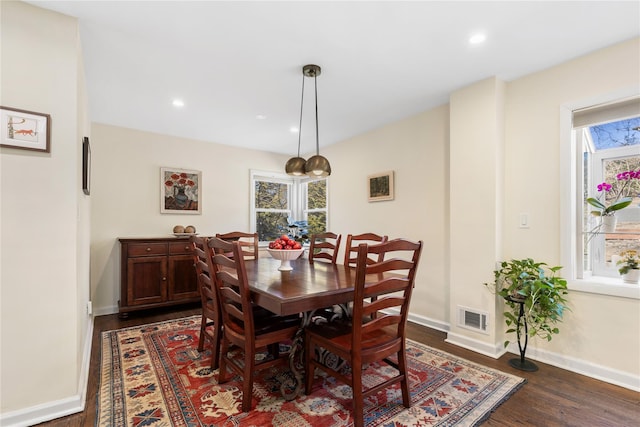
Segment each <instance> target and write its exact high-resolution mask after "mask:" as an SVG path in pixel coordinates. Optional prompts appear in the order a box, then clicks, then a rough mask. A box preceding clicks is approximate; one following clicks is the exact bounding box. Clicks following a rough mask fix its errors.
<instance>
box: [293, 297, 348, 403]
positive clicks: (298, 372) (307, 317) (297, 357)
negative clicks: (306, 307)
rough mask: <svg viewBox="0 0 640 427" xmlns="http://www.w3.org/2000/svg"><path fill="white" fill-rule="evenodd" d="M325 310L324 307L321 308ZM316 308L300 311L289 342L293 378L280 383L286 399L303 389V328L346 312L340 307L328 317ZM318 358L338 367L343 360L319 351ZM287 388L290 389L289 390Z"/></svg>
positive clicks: (336, 317)
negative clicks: (318, 312) (319, 312)
mask: <svg viewBox="0 0 640 427" xmlns="http://www.w3.org/2000/svg"><path fill="white" fill-rule="evenodd" d="M322 310H325V309H322ZM317 311H318V310H313V311H308V312H306V313H302V320H301V322H300V329H298V331H297V332H296V334H295V336H294V337H293V341H292V343H291V351H290V352H289V369H290V370H291V373H292V375H293V378H289V379H287V380H286V381H284V382H283V383H282V385H280V393H282V396H283V397H284V398H285V399H286V400H293V399H295V398H296V397H298V396H300V395H301V394H302V390H303V389H304V375H305V372H304V328H306V327H307V326H309V325H310V324H311V323H312V322H313V323H327V322H332V321H334V320H337V319H340V318H342V317H343V316H344V315H346V314H347V312H346V310H344V309H342V310H339V311H334V312H333V313H331V314H330V315H329V316H328V318H327V316H320V315H317V314H316V312H317ZM318 360H320V361H321V363H324V364H326V365H327V366H331V367H338V366H340V365H341V364H344V363H345V361H344V360H342V359H340V358H339V357H337V356H335V355H333V354H332V353H330V352H328V351H325V350H324V349H323V350H322V351H321V354H319V356H318ZM289 390H292V391H291V392H289Z"/></svg>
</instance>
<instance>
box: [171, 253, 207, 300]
mask: <svg viewBox="0 0 640 427" xmlns="http://www.w3.org/2000/svg"><path fill="white" fill-rule="evenodd" d="M193 263H194V260H193V256H192V255H171V256H170V257H169V295H168V299H169V301H177V300H186V299H190V300H193V299H198V298H200V292H199V290H198V282H197V277H196V268H195V267H194V265H193Z"/></svg>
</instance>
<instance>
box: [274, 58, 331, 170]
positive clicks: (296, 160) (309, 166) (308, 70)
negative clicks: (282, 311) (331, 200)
mask: <svg viewBox="0 0 640 427" xmlns="http://www.w3.org/2000/svg"><path fill="white" fill-rule="evenodd" d="M320 72H321V68H320V67H319V66H317V65H313V64H310V65H305V66H304V67H302V97H301V100H300V126H299V127H298V156H297V157H292V158H290V159H289V160H288V161H287V164H286V165H285V171H286V172H287V174H289V175H294V176H301V175H305V174H306V175H308V176H310V177H313V178H321V177H326V176H329V175H331V165H330V164H329V161H328V160H327V159H326V158H325V157H322V156H321V155H320V138H319V135H318V81H317V79H316V78H317V77H318V76H319V75H320ZM305 76H306V77H313V82H314V87H315V105H316V155H315V156H312V157H310V158H309V160H306V161H305V159H303V158H302V157H300V141H301V136H302V109H303V106H304V78H305Z"/></svg>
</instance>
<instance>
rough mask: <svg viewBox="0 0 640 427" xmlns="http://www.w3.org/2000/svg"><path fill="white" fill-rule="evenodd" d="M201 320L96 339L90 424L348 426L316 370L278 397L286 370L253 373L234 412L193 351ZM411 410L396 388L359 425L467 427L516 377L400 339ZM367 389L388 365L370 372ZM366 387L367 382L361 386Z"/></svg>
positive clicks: (338, 388) (341, 395)
mask: <svg viewBox="0 0 640 427" xmlns="http://www.w3.org/2000/svg"><path fill="white" fill-rule="evenodd" d="M199 329H200V317H199V316H193V317H187V318H182V319H178V320H171V321H166V322H159V323H153V324H148V325H144V326H139V327H133V328H125V329H119V330H114V331H107V332H103V334H102V360H101V372H100V390H99V393H98V402H97V412H98V413H97V417H96V425H99V426H127V427H138V426H152V427H161V426H162V427H164V426H185V427H187V426H188V427H191V426H206V427H213V426H216V427H231V426H283V427H284V426H291V427H301V426H350V425H352V424H353V418H352V416H351V412H350V411H351V388H350V387H348V386H345V385H343V384H341V383H338V382H336V381H335V380H334V379H333V378H332V377H330V376H326V375H325V376H321V375H320V371H317V372H318V374H317V375H316V380H315V383H314V391H313V393H312V394H311V395H310V396H305V395H302V396H300V397H298V398H297V399H295V400H293V401H286V400H285V399H284V398H283V397H282V395H281V393H280V384H281V383H282V382H283V381H285V380H286V379H287V378H288V376H289V375H290V374H289V372H288V369H287V368H286V366H282V367H280V368H273V369H267V370H265V371H262V372H259V373H258V374H257V375H256V379H255V383H254V386H253V408H254V409H253V410H252V411H251V412H249V413H242V412H241V411H240V409H239V408H240V406H241V400H242V384H241V383H240V378H239V377H237V378H235V379H233V380H231V381H229V382H227V383H225V384H220V385H219V384H218V383H217V378H218V372H217V371H212V370H211V369H210V368H209V363H210V360H211V359H210V357H211V353H210V352H209V351H204V352H202V353H199V352H198V350H197V345H198V336H199V332H200V331H199ZM407 354H408V356H409V357H408V364H409V369H410V374H409V377H410V386H411V394H412V402H413V406H412V407H411V408H409V409H407V408H405V407H403V406H402V395H401V393H400V390H399V385H396V386H395V387H390V388H389V389H387V390H383V391H381V392H379V393H378V394H377V395H375V396H372V397H370V398H369V399H366V400H365V423H366V425H367V426H381V427H404V426H407V427H409V426H411V427H418V426H476V425H479V424H480V423H482V421H483V420H485V419H486V418H487V417H488V416H489V415H490V414H491V412H492V411H493V410H495V409H496V408H497V407H498V406H499V405H500V404H501V403H502V402H504V401H505V400H506V399H508V398H509V396H510V395H511V394H513V393H514V392H515V391H516V390H517V389H518V388H519V387H520V386H521V385H522V384H524V381H525V380H524V379H522V378H519V377H516V376H513V375H510V374H507V373H504V372H500V371H496V370H494V369H490V368H487V367H484V366H481V365H478V364H475V363H472V362H470V361H467V360H464V359H460V358H457V357H455V356H453V355H451V354H447V353H444V352H441V351H438V350H435V349H433V348H430V347H428V346H425V345H423V344H420V343H417V342H414V341H409V342H408V349H407ZM367 372H368V373H367V374H366V375H365V378H364V380H365V381H366V382H367V383H375V382H377V381H378V380H379V379H380V378H381V377H387V376H388V375H389V372H391V373H393V372H394V369H393V368H391V367H389V366H387V365H385V364H381V365H376V364H373V365H371V366H369V368H368V370H367ZM365 385H366V384H365Z"/></svg>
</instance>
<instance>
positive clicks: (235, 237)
mask: <svg viewBox="0 0 640 427" xmlns="http://www.w3.org/2000/svg"><path fill="white" fill-rule="evenodd" d="M216 237H217V238H219V239H222V240H226V241H228V242H235V241H238V242H240V248H241V249H242V256H243V257H244V258H245V259H258V233H245V232H242V231H232V232H229V233H217V234H216ZM229 255H231V254H229Z"/></svg>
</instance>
